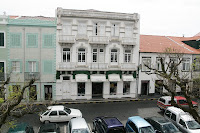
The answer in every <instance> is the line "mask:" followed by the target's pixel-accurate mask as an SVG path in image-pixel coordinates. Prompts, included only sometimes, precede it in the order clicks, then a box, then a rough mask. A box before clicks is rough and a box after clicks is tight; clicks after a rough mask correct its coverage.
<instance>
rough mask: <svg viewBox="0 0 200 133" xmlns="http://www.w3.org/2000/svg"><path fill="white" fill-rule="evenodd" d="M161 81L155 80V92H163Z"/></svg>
mask: <svg viewBox="0 0 200 133" xmlns="http://www.w3.org/2000/svg"><path fill="white" fill-rule="evenodd" d="M162 84H163V81H162V80H156V82H155V94H162V93H163V86H162Z"/></svg>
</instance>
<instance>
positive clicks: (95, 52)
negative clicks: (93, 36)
mask: <svg viewBox="0 0 200 133" xmlns="http://www.w3.org/2000/svg"><path fill="white" fill-rule="evenodd" d="M95 49H96V51H94V50H95ZM94 56H96V60H94ZM98 56H99V55H98V48H93V49H92V62H98Z"/></svg>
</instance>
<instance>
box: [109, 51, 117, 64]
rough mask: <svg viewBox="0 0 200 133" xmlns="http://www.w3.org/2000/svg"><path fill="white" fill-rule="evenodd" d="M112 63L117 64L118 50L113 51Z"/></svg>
mask: <svg viewBox="0 0 200 133" xmlns="http://www.w3.org/2000/svg"><path fill="white" fill-rule="evenodd" d="M110 61H111V62H117V49H111V58H110Z"/></svg>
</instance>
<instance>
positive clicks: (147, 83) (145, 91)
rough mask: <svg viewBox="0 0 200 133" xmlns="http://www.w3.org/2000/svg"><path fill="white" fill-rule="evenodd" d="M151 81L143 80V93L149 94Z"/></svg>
mask: <svg viewBox="0 0 200 133" xmlns="http://www.w3.org/2000/svg"><path fill="white" fill-rule="evenodd" d="M148 91H149V81H141V95H148Z"/></svg>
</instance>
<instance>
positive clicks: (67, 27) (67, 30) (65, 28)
mask: <svg viewBox="0 0 200 133" xmlns="http://www.w3.org/2000/svg"><path fill="white" fill-rule="evenodd" d="M71 30H72V25H71V22H69V21H63V25H62V33H63V35H71Z"/></svg>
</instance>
